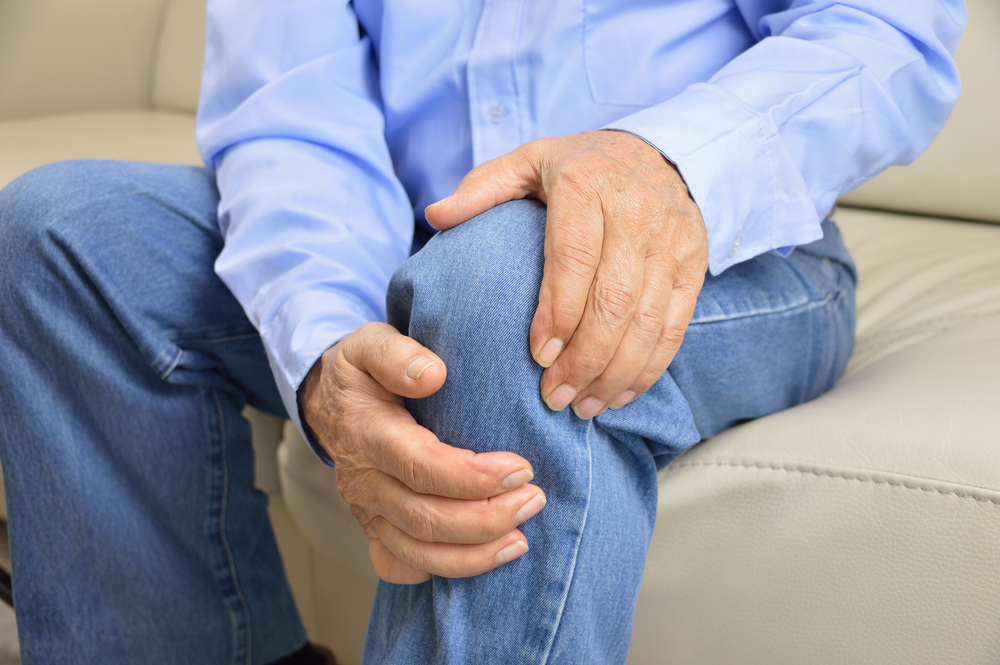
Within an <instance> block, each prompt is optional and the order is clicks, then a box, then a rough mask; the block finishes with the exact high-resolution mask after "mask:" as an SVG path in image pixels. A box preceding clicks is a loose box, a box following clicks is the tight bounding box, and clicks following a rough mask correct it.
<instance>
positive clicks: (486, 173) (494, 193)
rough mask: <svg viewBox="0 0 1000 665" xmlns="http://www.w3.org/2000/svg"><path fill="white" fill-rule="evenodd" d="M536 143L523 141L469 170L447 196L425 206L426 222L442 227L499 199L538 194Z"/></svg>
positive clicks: (456, 224) (469, 217) (512, 198)
mask: <svg viewBox="0 0 1000 665" xmlns="http://www.w3.org/2000/svg"><path fill="white" fill-rule="evenodd" d="M539 143H540V141H532V142H531V143H526V144H524V145H522V146H521V147H519V148H517V149H515V150H513V151H512V152H509V153H507V154H506V155H503V156H502V157H497V158H496V159H491V160H490V161H488V162H485V163H483V164H480V165H479V166H477V167H476V168H474V169H472V170H471V171H469V173H468V174H467V175H466V176H465V177H464V178H462V182H460V183H459V184H458V188H456V189H455V191H454V192H453V193H452V195H451V196H449V197H447V198H444V199H441V200H440V201H438V202H437V203H432V204H431V205H429V206H427V209H426V210H425V211H424V214H425V216H426V217H427V223H428V224H430V225H431V226H433V227H434V228H435V229H437V230H438V231H444V230H446V229H450V228H452V227H454V226H458V225H459V224H461V223H462V222H466V221H468V220H470V219H472V218H473V217H475V216H476V215H479V214H482V213H484V212H486V211H487V210H489V209H490V208H492V207H494V206H498V205H500V204H501V203H506V202H507V201H513V200H514V199H523V198H525V197H528V196H538V195H539V194H541V193H542V187H541V177H540V171H541V152H542V151H541V149H540V146H539V145H538V144H539Z"/></svg>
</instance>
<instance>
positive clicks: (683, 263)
mask: <svg viewBox="0 0 1000 665" xmlns="http://www.w3.org/2000/svg"><path fill="white" fill-rule="evenodd" d="M529 196H531V197H534V198H537V199H539V200H540V201H542V202H543V203H545V204H547V206H548V220H547V225H546V232H545V269H544V273H543V277H542V286H541V290H540V292H539V294H538V309H537V310H536V311H535V318H534V321H533V322H532V324H531V335H530V344H531V353H532V355H533V356H534V358H535V360H536V361H537V362H538V363H539V364H540V365H541V366H543V367H546V368H548V369H546V370H545V372H544V373H543V374H542V381H541V386H540V389H541V393H542V398H543V399H544V400H545V402H546V404H548V406H549V407H550V408H551V409H553V410H556V411H560V410H562V409H564V408H566V406H567V405H569V404H572V405H573V410H574V411H575V412H576V414H577V415H578V416H579V417H580V418H593V417H594V416H596V415H598V414H600V413H602V412H603V411H604V410H605V409H606V408H608V407H609V406H610V407H611V408H621V407H622V406H624V405H626V404H628V403H629V402H631V401H632V400H633V399H635V397H636V396H637V395H640V394H642V393H643V392H645V391H646V390H648V389H649V387H650V386H652V385H653V384H654V383H655V382H656V380H657V379H659V378H660V376H661V375H662V374H663V372H664V371H666V369H667V366H668V365H669V364H670V361H671V360H672V359H673V357H674V354H675V353H677V349H678V348H679V347H680V344H681V340H682V339H683V338H684V331H685V330H686V329H687V325H688V322H689V321H690V320H691V315H692V314H693V313H694V306H695V301H696V300H697V297H698V293H699V291H701V286H702V284H703V283H704V280H705V270H706V268H707V266H708V240H707V236H706V231H705V223H704V221H703V220H702V218H701V213H700V212H699V210H698V206H697V205H695V203H694V201H693V200H692V199H691V197H690V195H689V193H688V190H687V187H686V186H685V184H684V181H683V180H682V179H681V177H680V175H679V174H678V173H677V170H676V168H674V166H673V164H671V163H670V162H669V161H667V160H666V159H665V158H664V157H663V155H661V154H660V153H659V151H657V150H656V149H655V148H653V147H652V146H650V145H649V144H647V143H646V142H645V141H643V140H642V139H640V138H638V137H636V136H633V135H632V134H627V133H624V132H611V131H597V132H583V133H581V134H575V135H572V136H566V137H560V138H545V139H539V140H537V141H532V142H531V143H526V144H525V145H523V146H521V147H520V148H518V149H516V150H514V151H513V152H510V153H508V154H507V155H504V156H503V157H499V158H497V159H494V160H492V161H489V162H486V163H485V164H482V165H481V166H479V167H477V168H475V169H473V170H472V171H470V172H469V174H468V175H467V176H466V177H465V178H464V179H463V180H462V182H461V184H460V185H459V186H458V189H456V190H455V192H454V193H453V194H452V195H451V196H449V197H448V198H446V199H444V200H443V201H439V202H438V203H435V204H433V205H431V206H429V207H428V208H427V221H428V222H430V224H432V225H433V226H434V227H435V228H437V229H440V230H444V229H448V228H451V227H453V226H456V225H458V224H461V223H462V222H464V221H466V220H468V219H471V218H472V217H474V216H476V215H478V214H480V213H482V212H485V211H486V210H489V209H490V208H492V207H493V206H496V205H499V204H501V203H504V202H506V201H510V200H512V199H519V198H525V197H529Z"/></svg>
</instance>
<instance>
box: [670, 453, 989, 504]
mask: <svg viewBox="0 0 1000 665" xmlns="http://www.w3.org/2000/svg"><path fill="white" fill-rule="evenodd" d="M699 466H702V467H705V466H714V467H729V468H743V469H757V470H760V471H784V472H786V473H799V474H802V475H812V476H816V477H818V478H831V479H836V480H853V481H856V482H859V483H873V484H875V485H887V486H889V487H898V488H903V489H908V490H914V491H920V492H926V493H929V494H941V495H950V496H954V497H956V498H959V499H972V500H973V501H976V502H978V503H992V504H993V505H995V506H1000V499H990V498H987V497H981V496H976V495H975V494H973V493H971V492H959V491H957V490H951V491H949V490H942V489H938V488H935V487H927V486H923V485H914V484H909V483H905V482H901V481H893V480H888V479H884V480H880V479H878V478H866V477H864V476H852V475H848V474H843V473H837V472H834V471H818V470H815V469H802V468H798V467H793V466H782V465H776V464H747V463H745V462H680V463H676V464H671V465H670V466H669V467H668V468H667V469H668V471H671V470H675V469H678V468H681V467H688V468H693V467H699ZM942 482H947V481H942ZM985 491H989V490H985Z"/></svg>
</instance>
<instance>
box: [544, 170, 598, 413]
mask: <svg viewBox="0 0 1000 665" xmlns="http://www.w3.org/2000/svg"><path fill="white" fill-rule="evenodd" d="M582 181H583V178H582V177H575V176H573V175H567V174H565V173H564V174H561V176H560V178H559V179H558V181H557V182H556V184H554V185H553V187H552V190H551V192H550V196H549V204H548V219H547V222H546V227H545V265H544V268H543V271H542V283H541V286H540V288H539V292H538V307H537V308H536V310H535V316H534V319H533V320H532V322H531V328H530V333H529V343H530V348H531V354H532V356H533V357H534V358H535V361H536V362H537V363H538V364H539V365H541V366H542V367H549V366H551V365H552V363H553V362H555V360H556V358H558V357H559V354H560V353H562V351H563V350H564V349H565V348H566V345H567V344H568V343H569V341H570V338H571V337H572V336H573V335H574V333H575V332H576V330H577V327H578V326H579V324H580V320H581V318H582V317H583V314H584V311H585V310H586V307H587V299H588V297H589V294H590V292H591V289H592V287H593V283H594V277H595V275H596V274H597V270H598V266H599V264H600V262H601V253H602V246H603V244H604V240H605V238H604V212H603V206H602V204H601V201H600V199H599V198H598V197H597V196H596V195H595V194H594V193H593V192H592V191H590V190H589V189H585V188H586V185H584V184H581V183H582ZM577 387H580V386H577ZM570 401H571V400H570V399H566V400H565V402H566V404H568V403H569V402H570ZM563 406H564V407H565V404H564V405H563ZM557 410H559V409H557Z"/></svg>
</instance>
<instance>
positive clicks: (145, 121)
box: [0, 111, 201, 187]
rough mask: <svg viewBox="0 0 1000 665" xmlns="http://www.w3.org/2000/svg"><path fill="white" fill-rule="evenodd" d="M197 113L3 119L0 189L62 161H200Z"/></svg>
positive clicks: (110, 113) (104, 113)
mask: <svg viewBox="0 0 1000 665" xmlns="http://www.w3.org/2000/svg"><path fill="white" fill-rule="evenodd" d="M194 126H195V119H194V116H193V115H191V114H189V113H175V112H169V111H102V112H94V113H79V114H68V115H57V116H48V117H43V118H33V119H24V120H7V121H0V145H2V146H3V150H2V151H0V187H3V186H5V185H6V184H7V183H8V182H10V181H11V180H13V179H14V178H16V177H17V176H19V175H21V174H22V173H24V172H26V171H29V170H31V169H33V168H35V167H37V166H41V165H42V164H47V163H49V162H57V161H61V160H64V159H132V160H140V161H145V162H165V163H175V164H201V157H200V156H199V155H198V150H197V148H196V147H195V142H194Z"/></svg>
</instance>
